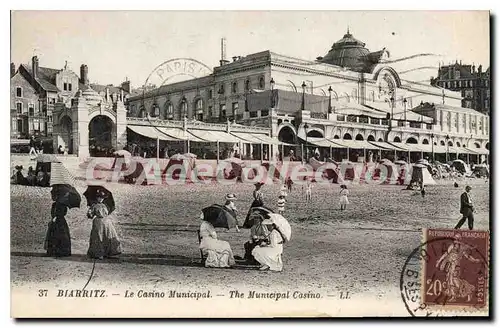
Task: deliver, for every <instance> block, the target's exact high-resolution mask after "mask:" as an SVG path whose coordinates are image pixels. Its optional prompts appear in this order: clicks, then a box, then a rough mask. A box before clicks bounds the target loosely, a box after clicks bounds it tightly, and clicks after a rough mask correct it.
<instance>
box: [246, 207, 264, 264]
mask: <svg viewBox="0 0 500 328" xmlns="http://www.w3.org/2000/svg"><path fill="white" fill-rule="evenodd" d="M252 219H253V225H252V228H251V229H250V240H249V241H247V242H246V243H245V244H244V245H243V246H244V248H245V260H246V262H247V263H248V264H257V262H256V261H255V258H254V257H253V255H252V251H253V249H254V248H255V247H257V246H258V245H260V244H262V243H264V242H267V241H268V239H267V238H268V236H269V231H268V230H267V227H266V226H265V225H263V224H262V221H264V217H263V216H262V215H260V214H256V213H254V214H252Z"/></svg>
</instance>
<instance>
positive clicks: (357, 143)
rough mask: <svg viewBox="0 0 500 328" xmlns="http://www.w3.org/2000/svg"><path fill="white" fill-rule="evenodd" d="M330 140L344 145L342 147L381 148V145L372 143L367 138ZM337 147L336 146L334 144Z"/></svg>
mask: <svg viewBox="0 0 500 328" xmlns="http://www.w3.org/2000/svg"><path fill="white" fill-rule="evenodd" d="M329 141H330V142H332V143H334V144H338V145H340V146H342V148H350V149H380V147H378V146H376V145H374V144H372V143H370V142H369V141H366V140H343V139H329ZM333 147H335V146H333Z"/></svg>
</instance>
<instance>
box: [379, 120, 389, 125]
mask: <svg viewBox="0 0 500 328" xmlns="http://www.w3.org/2000/svg"><path fill="white" fill-rule="evenodd" d="M380 123H381V124H382V125H389V120H381V121H380Z"/></svg>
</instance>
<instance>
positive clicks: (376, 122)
mask: <svg viewBox="0 0 500 328" xmlns="http://www.w3.org/2000/svg"><path fill="white" fill-rule="evenodd" d="M370 123H371V124H376V125H380V119H378V118H370Z"/></svg>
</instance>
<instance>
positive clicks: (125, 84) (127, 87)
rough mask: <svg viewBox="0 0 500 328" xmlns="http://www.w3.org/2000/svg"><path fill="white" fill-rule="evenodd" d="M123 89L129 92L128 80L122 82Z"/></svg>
mask: <svg viewBox="0 0 500 328" xmlns="http://www.w3.org/2000/svg"><path fill="white" fill-rule="evenodd" d="M121 87H122V89H123V91H125V92H127V93H130V81H128V80H127V81H125V82H122V85H121Z"/></svg>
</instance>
